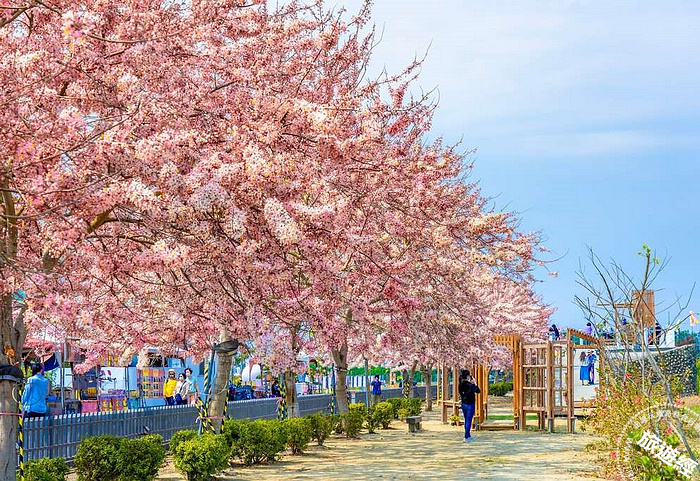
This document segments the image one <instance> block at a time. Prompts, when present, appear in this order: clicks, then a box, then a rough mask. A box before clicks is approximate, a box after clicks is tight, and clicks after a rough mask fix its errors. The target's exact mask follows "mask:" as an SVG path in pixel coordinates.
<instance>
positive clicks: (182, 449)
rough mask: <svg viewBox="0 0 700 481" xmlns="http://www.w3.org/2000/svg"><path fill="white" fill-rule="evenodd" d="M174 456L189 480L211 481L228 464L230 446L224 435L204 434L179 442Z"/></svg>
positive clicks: (176, 465) (177, 466) (176, 463)
mask: <svg viewBox="0 0 700 481" xmlns="http://www.w3.org/2000/svg"><path fill="white" fill-rule="evenodd" d="M173 457H174V458H175V467H176V468H177V469H178V470H179V471H180V472H181V473H182V474H184V475H185V477H186V478H187V481H210V480H211V477H212V475H213V474H215V473H217V472H219V471H221V470H222V469H224V468H226V466H227V465H228V458H229V447H228V445H227V444H226V439H225V438H224V437H223V436H222V435H220V434H204V435H203V436H199V437H195V438H192V439H189V440H187V441H182V442H181V443H179V444H178V445H177V448H176V449H175V452H174V453H173Z"/></svg>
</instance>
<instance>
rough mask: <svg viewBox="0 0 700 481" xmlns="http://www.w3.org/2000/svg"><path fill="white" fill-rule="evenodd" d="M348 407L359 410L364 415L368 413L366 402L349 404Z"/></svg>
mask: <svg viewBox="0 0 700 481" xmlns="http://www.w3.org/2000/svg"><path fill="white" fill-rule="evenodd" d="M348 409H350V411H359V412H361V413H362V415H363V416H366V415H367V407H366V406H365V405H364V403H352V404H349V405H348Z"/></svg>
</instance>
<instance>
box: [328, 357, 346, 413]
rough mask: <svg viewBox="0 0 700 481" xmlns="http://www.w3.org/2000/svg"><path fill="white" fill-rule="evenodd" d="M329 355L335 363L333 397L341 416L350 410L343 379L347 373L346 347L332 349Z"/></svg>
mask: <svg viewBox="0 0 700 481" xmlns="http://www.w3.org/2000/svg"><path fill="white" fill-rule="evenodd" d="M331 354H332V355H333V362H334V363H335V397H336V400H337V402H338V412H339V413H340V414H342V413H346V412H348V411H349V409H350V408H349V407H348V386H347V383H346V379H345V377H346V375H347V373H348V345H347V344H343V346H342V347H341V348H340V349H333V350H332V351H331Z"/></svg>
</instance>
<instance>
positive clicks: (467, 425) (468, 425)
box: [462, 404, 474, 439]
mask: <svg viewBox="0 0 700 481" xmlns="http://www.w3.org/2000/svg"><path fill="white" fill-rule="evenodd" d="M462 413H463V414H464V437H465V438H466V439H469V438H471V437H472V432H471V431H472V419H473V418H474V405H473V404H462Z"/></svg>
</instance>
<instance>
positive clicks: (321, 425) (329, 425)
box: [307, 413, 333, 446]
mask: <svg viewBox="0 0 700 481" xmlns="http://www.w3.org/2000/svg"><path fill="white" fill-rule="evenodd" d="M307 419H308V420H309V423H311V439H315V440H316V442H317V443H318V445H319V446H321V445H322V444H323V442H324V441H325V440H326V438H327V437H328V436H330V435H331V432H333V418H332V416H324V415H323V414H320V413H317V414H312V415H311V416H308V418H307Z"/></svg>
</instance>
